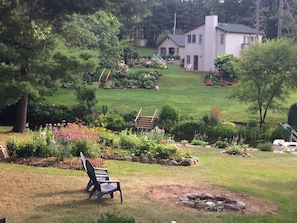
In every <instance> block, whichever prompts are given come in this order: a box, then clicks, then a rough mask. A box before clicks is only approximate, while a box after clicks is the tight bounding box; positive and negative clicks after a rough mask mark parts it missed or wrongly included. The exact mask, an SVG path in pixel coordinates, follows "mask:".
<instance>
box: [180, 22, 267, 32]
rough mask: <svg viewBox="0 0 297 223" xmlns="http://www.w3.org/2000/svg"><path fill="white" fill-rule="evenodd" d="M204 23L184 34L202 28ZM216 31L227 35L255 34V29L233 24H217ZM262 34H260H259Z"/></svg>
mask: <svg viewBox="0 0 297 223" xmlns="http://www.w3.org/2000/svg"><path fill="white" fill-rule="evenodd" d="M204 24H205V23H202V24H197V25H195V26H193V27H191V28H190V29H188V30H186V31H185V33H187V32H190V31H192V30H194V29H196V28H198V27H200V26H203V25H204ZM216 28H217V29H220V30H222V31H224V32H227V33H246V34H256V29H253V28H251V27H249V26H246V25H243V24H233V23H218V25H217V26H216ZM260 33H261V34H262V32H260Z"/></svg>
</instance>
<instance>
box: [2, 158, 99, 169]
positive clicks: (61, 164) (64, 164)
mask: <svg viewBox="0 0 297 223" xmlns="http://www.w3.org/2000/svg"><path fill="white" fill-rule="evenodd" d="M88 160H90V161H91V162H92V164H93V165H94V166H96V167H102V166H103V164H104V160H103V159H101V158H88ZM6 161H7V162H10V163H16V164H22V165H27V166H39V167H55V168H60V169H72V170H83V166H82V163H81V158H80V157H74V158H66V159H64V160H60V159H58V158H57V157H49V158H36V157H29V158H19V159H8V160H6Z"/></svg>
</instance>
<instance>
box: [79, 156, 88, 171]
mask: <svg viewBox="0 0 297 223" xmlns="http://www.w3.org/2000/svg"><path fill="white" fill-rule="evenodd" d="M80 157H81V162H82V165H83V167H84V169H85V171H86V172H87V166H86V157H85V155H84V154H83V153H82V152H80Z"/></svg>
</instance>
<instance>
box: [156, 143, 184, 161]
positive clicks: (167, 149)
mask: <svg viewBox="0 0 297 223" xmlns="http://www.w3.org/2000/svg"><path fill="white" fill-rule="evenodd" d="M153 152H154V156H155V158H158V159H176V158H179V157H180V156H181V155H182V152H181V150H180V149H179V148H178V147H177V146H175V145H164V144H157V145H156V146H155V148H154V150H153Z"/></svg>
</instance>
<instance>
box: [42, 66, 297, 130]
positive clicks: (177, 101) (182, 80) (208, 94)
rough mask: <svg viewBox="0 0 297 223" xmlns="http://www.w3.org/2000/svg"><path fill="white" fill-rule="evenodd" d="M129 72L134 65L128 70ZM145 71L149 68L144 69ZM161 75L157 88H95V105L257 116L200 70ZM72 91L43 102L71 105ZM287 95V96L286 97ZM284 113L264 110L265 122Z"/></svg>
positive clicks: (280, 118) (149, 112)
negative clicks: (170, 106) (169, 106)
mask: <svg viewBox="0 0 297 223" xmlns="http://www.w3.org/2000/svg"><path fill="white" fill-rule="evenodd" d="M131 70H132V71H133V70H135V68H134V69H133V68H132V69H131ZM146 70H148V71H149V69H146ZM160 72H162V73H163V76H162V77H161V78H160V80H159V83H158V85H159V90H156V89H152V90H147V89H98V91H97V98H98V101H99V102H98V103H97V105H96V109H97V110H101V108H102V106H103V105H106V106H107V107H108V109H109V110H110V111H113V110H118V111H119V112H121V113H128V112H135V115H136V114H137V111H138V110H139V109H140V108H143V114H144V115H152V114H153V113H154V111H155V109H158V110H159V111H160V109H161V108H162V106H163V105H164V104H165V103H170V104H173V105H174V106H176V107H177V108H179V109H180V112H181V114H182V115H183V116H192V117H195V118H199V117H202V116H204V115H208V114H209V111H210V108H212V107H216V108H218V109H219V110H220V111H221V112H222V113H223V115H224V119H226V120H228V121H239V122H246V121H248V120H250V119H258V115H249V114H248V113H247V112H245V110H246V108H247V106H246V105H244V104H239V103H238V102H237V101H234V100H230V99H228V98H227V95H228V92H229V90H230V89H231V87H221V86H212V87H209V86H205V85H204V83H203V78H204V73H197V72H186V71H183V70H181V69H180V68H179V67H178V66H169V69H167V70H160ZM73 92H74V91H73V90H70V89H62V90H60V91H57V92H56V94H55V95H54V97H49V98H47V100H46V103H51V104H67V105H74V104H75V103H76V101H75V96H74V94H73ZM288 97H289V96H288ZM296 101H297V93H294V94H292V95H291V97H290V98H289V100H288V102H287V103H284V105H283V106H284V108H286V107H287V108H289V107H290V105H291V104H293V103H295V102H296ZM284 111H285V113H271V112H268V115H267V122H272V123H276V124H277V123H279V122H287V112H288V109H284Z"/></svg>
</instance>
